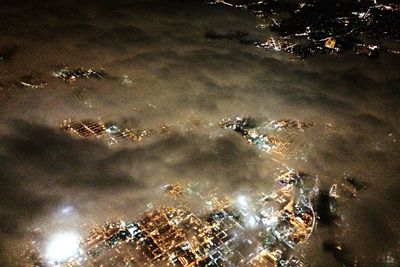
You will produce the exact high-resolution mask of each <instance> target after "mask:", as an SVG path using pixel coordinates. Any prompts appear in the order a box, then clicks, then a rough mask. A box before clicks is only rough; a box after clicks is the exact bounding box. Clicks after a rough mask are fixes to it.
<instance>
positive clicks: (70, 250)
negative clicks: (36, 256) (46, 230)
mask: <svg viewBox="0 0 400 267" xmlns="http://www.w3.org/2000/svg"><path fill="white" fill-rule="evenodd" d="M78 250H79V236H78V235H76V234H74V233H57V234H55V235H53V236H52V237H51V238H50V240H49V243H48V245H47V248H46V258H47V259H48V260H50V261H53V262H58V263H61V262H64V261H67V260H68V259H70V258H72V257H73V256H75V255H77V254H78Z"/></svg>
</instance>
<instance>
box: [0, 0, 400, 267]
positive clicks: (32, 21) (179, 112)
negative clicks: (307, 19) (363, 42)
mask: <svg viewBox="0 0 400 267" xmlns="http://www.w3.org/2000/svg"><path fill="white" fill-rule="evenodd" d="M258 23H259V21H258V20H257V18H256V17H254V16H253V15H252V14H250V13H248V12H246V11H245V10H240V9H234V8H229V7H227V6H216V5H205V4H204V3H203V1H177V0H164V1H161V0H158V1H150V0H144V1H128V0H126V1H122V0H119V1H102V0H98V1H73V0H60V1H50V0H49V1H34V0H32V1H18V2H17V1H11V0H10V1H4V0H3V1H1V2H0V36H1V38H0V47H3V49H4V47H6V49H7V47H16V48H15V54H13V55H11V56H10V58H9V59H7V60H2V61H0V188H1V190H2V193H1V194H0V236H1V239H0V242H1V243H0V246H1V247H0V248H1V261H3V262H4V265H9V266H18V265H19V262H20V260H19V259H18V255H20V254H21V253H22V251H23V247H24V242H26V239H27V238H29V237H30V231H32V229H35V228H36V227H39V228H41V229H42V230H43V231H44V232H45V233H47V234H48V233H51V232H52V230H53V229H58V228H60V227H69V228H79V225H80V224H81V223H82V222H102V221H105V220H106V219H108V218H110V217H118V218H126V219H132V218H135V217H137V216H138V214H140V212H142V211H143V210H145V209H146V204H147V203H149V202H157V199H158V198H159V197H158V194H160V192H159V188H160V187H161V186H162V185H163V184H167V183H172V182H176V181H184V182H190V183H196V182H201V183H210V184H212V185H213V186H216V187H218V188H220V189H221V192H223V193H225V194H227V195H231V194H232V195H233V194H235V193H237V192H241V191H251V190H260V189H262V188H273V186H274V180H273V175H274V174H275V173H276V170H277V169H278V168H282V166H290V167H293V168H296V169H302V170H304V171H306V172H307V173H309V174H311V175H312V176H315V177H318V178H319V180H320V186H321V189H324V190H326V189H328V188H329V186H331V185H332V184H333V183H339V184H340V183H342V182H343V177H344V175H345V174H347V175H351V176H354V177H356V178H357V179H359V180H360V181H362V182H364V183H365V184H366V185H367V189H366V190H364V191H362V192H360V193H359V194H358V195H357V197H356V198H350V197H345V196H343V197H342V198H341V212H342V214H343V217H344V222H342V227H337V226H333V225H324V224H323V223H320V224H318V225H317V228H316V230H315V231H314V233H313V235H312V237H311V239H310V240H309V242H308V243H306V244H304V245H302V247H301V248H300V249H301V251H302V253H303V256H304V258H305V259H306V260H305V263H306V264H307V265H310V266H341V265H340V257H337V256H336V257H335V255H334V254H331V253H329V252H326V251H324V250H323V247H322V243H323V241H325V240H332V239H336V240H339V241H340V242H342V243H343V246H345V247H346V248H347V249H348V251H349V254H350V255H351V256H350V257H357V258H358V259H359V261H360V262H362V263H363V264H365V265H363V266H379V265H380V264H379V261H380V260H382V258H383V255H385V254H388V253H392V254H393V253H394V255H395V256H396V248H397V257H398V256H399V255H398V253H399V246H400V244H399V241H398V240H400V239H399V234H398V233H399V230H400V224H399V221H400V213H399V212H398V208H399V207H398V205H399V203H400V194H399V193H400V192H399V188H400V187H399V186H400V180H399V173H400V165H399V161H398V159H399V152H400V150H399V141H400V140H399V130H400V121H399V119H398V118H399V116H400V110H399V107H400V98H399V92H400V88H399V84H400V83H399V82H400V75H399V73H400V72H399V64H400V57H396V56H383V57H381V58H379V59H378V60H376V61H372V60H370V59H368V58H364V57H357V56H355V55H353V54H352V53H351V52H350V53H345V54H343V55H341V56H317V57H313V58H309V59H306V60H297V59H296V60H293V58H291V57H290V56H288V55H287V54H283V53H274V52H268V51H265V50H262V49H259V48H256V47H255V46H249V45H244V44H241V43H240V42H238V41H237V40H229V39H222V40H209V39H207V38H204V35H205V33H206V32H209V31H216V32H220V33H223V34H229V33H232V32H237V31H241V32H245V33H248V34H249V36H251V37H254V38H263V36H265V35H266V34H267V30H263V29H259V28H257V25H258ZM62 66H69V67H71V68H74V67H84V68H104V69H105V70H106V71H107V73H108V75H109V77H108V78H107V79H106V80H90V79H88V80H78V81H76V82H74V83H71V84H66V83H64V82H63V81H62V80H59V79H57V78H55V77H52V76H51V74H52V72H53V71H55V70H57V69H58V68H60V67H62ZM25 75H32V76H34V77H38V78H39V79H42V80H46V81H48V83H49V85H48V86H47V87H45V88H37V89H34V88H27V87H21V86H18V81H19V80H20V79H21V77H23V76H25ZM124 75H127V76H128V77H129V78H130V79H131V80H132V81H133V83H132V85H129V84H128V85H127V84H124V83H123V77H124ZM236 115H247V116H252V117H257V118H263V119H265V120H270V119H296V120H300V121H309V122H315V123H316V125H317V127H315V129H313V130H312V131H310V132H308V133H307V134H299V136H298V137H296V138H297V139H296V140H297V141H296V142H299V143H301V144H302V145H301V146H293V148H291V151H289V152H287V156H285V157H283V159H281V161H278V162H277V161H276V160H275V158H274V157H273V156H271V155H269V154H265V153H261V152H260V151H257V150H256V149H254V147H251V146H248V145H247V144H245V143H244V142H242V140H241V139H240V136H238V135H236V134H235V133H231V132H229V131H226V130H223V129H219V128H218V127H216V126H215V125H216V124H217V123H218V121H219V120H220V119H222V118H226V117H232V116H236ZM69 118H71V119H73V120H82V119H94V120H96V119H102V120H104V121H116V122H118V123H120V124H122V125H126V126H129V127H133V128H154V129H160V127H161V126H162V125H163V124H169V125H172V126H173V131H172V132H171V133H170V134H169V135H159V134H156V135H155V136H153V137H151V138H148V139H146V140H145V141H144V142H143V143H141V144H124V145H120V146H115V147H112V148H109V147H108V146H107V145H106V144H104V143H103V142H101V141H97V140H82V139H79V138H72V137H71V136H69V135H67V134H65V133H63V132H61V131H59V130H58V129H57V128H56V126H57V125H58V124H59V123H61V122H62V121H63V120H64V119H69ZM193 121H199V122H200V126H198V124H197V123H194V122H193ZM210 123H211V124H210ZM213 125H214V126H213ZM327 125H330V126H331V127H328V128H327V127H326V126H327ZM293 155H301V157H296V156H293ZM66 206H72V207H73V208H74V215H73V216H72V215H71V216H70V217H68V218H65V217H63V216H62V215H60V213H59V212H60V210H61V209H62V208H64V207H66ZM343 225H346V226H345V227H344V226H343ZM1 261H0V262H1Z"/></svg>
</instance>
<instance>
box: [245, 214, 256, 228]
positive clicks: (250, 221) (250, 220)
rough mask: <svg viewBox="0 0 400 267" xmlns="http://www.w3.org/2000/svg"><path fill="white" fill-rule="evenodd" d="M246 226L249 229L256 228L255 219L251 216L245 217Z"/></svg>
mask: <svg viewBox="0 0 400 267" xmlns="http://www.w3.org/2000/svg"><path fill="white" fill-rule="evenodd" d="M246 225H247V226H248V227H250V228H254V227H255V226H257V220H256V217H255V216H253V215H249V216H246Z"/></svg>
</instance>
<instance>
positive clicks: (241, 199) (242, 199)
mask: <svg viewBox="0 0 400 267" xmlns="http://www.w3.org/2000/svg"><path fill="white" fill-rule="evenodd" d="M236 202H237V204H238V206H239V208H247V206H248V203H247V198H246V196H243V195H240V196H238V197H237V199H236Z"/></svg>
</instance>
